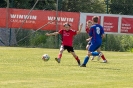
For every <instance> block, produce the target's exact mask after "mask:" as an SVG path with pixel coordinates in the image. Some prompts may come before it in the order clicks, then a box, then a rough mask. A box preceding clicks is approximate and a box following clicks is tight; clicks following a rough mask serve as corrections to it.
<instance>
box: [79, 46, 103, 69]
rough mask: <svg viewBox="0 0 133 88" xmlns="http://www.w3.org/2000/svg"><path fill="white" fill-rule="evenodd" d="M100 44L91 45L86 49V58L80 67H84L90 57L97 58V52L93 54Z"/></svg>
mask: <svg viewBox="0 0 133 88" xmlns="http://www.w3.org/2000/svg"><path fill="white" fill-rule="evenodd" d="M100 45H101V44H99V45H98V44H91V45H90V47H89V48H88V53H87V56H86V57H85V58H84V62H83V64H82V65H81V66H80V67H86V64H87V63H88V61H89V58H90V56H91V55H93V56H98V55H99V52H94V51H95V50H97V49H98V48H99V47H100Z"/></svg>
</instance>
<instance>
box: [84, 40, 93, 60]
mask: <svg viewBox="0 0 133 88" xmlns="http://www.w3.org/2000/svg"><path fill="white" fill-rule="evenodd" d="M90 44H91V43H90V42H88V44H87V45H86V50H88V48H89V46H90ZM94 58H95V56H92V58H91V60H94Z"/></svg>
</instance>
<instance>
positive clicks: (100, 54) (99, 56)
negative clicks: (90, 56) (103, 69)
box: [97, 53, 102, 61]
mask: <svg viewBox="0 0 133 88" xmlns="http://www.w3.org/2000/svg"><path fill="white" fill-rule="evenodd" d="M101 56H102V53H99V55H98V58H97V61H99V60H100V59H101Z"/></svg>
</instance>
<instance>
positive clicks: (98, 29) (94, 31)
mask: <svg viewBox="0 0 133 88" xmlns="http://www.w3.org/2000/svg"><path fill="white" fill-rule="evenodd" d="M103 34H104V30H103V27H102V26H101V25H99V24H94V25H92V26H91V28H90V32H89V36H90V37H92V38H91V43H93V44H95V43H96V44H101V43H102V35H103Z"/></svg>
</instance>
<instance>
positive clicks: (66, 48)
mask: <svg viewBox="0 0 133 88" xmlns="http://www.w3.org/2000/svg"><path fill="white" fill-rule="evenodd" d="M62 48H63V49H64V50H67V51H68V52H69V53H70V52H74V49H73V47H72V46H63V45H61V48H60V49H62Z"/></svg>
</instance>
